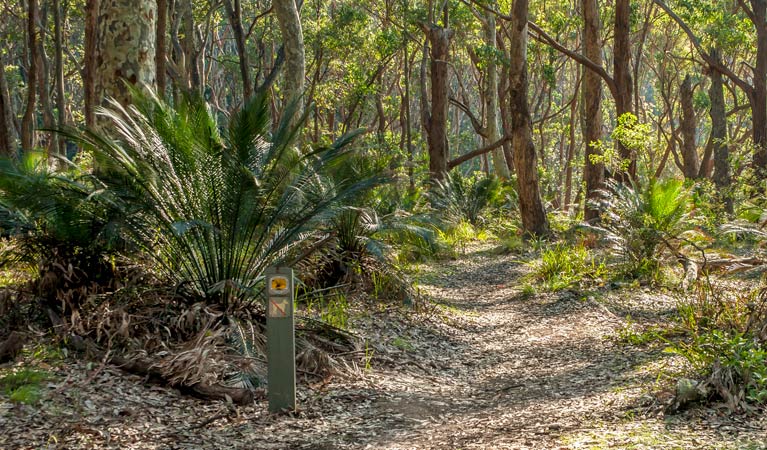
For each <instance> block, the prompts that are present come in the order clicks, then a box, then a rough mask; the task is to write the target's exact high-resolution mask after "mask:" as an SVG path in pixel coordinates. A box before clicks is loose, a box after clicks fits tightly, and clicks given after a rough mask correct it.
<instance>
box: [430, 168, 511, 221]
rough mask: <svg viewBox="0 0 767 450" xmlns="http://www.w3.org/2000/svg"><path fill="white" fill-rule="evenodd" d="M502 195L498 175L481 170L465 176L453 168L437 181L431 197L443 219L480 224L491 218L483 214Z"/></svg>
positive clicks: (433, 205) (437, 212)
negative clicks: (484, 173)
mask: <svg viewBox="0 0 767 450" xmlns="http://www.w3.org/2000/svg"><path fill="white" fill-rule="evenodd" d="M500 195H501V183H500V181H498V179H497V178H495V177H487V176H484V175H481V174H474V175H472V176H464V175H462V174H461V173H460V172H458V171H453V172H449V173H447V174H446V175H445V178H444V179H443V180H437V181H436V182H435V183H434V185H433V186H432V189H431V191H430V192H429V200H430V201H431V206H432V208H433V210H434V211H435V214H436V215H437V216H438V217H439V218H440V219H441V220H442V221H443V222H445V223H447V224H457V223H460V222H461V221H466V222H468V223H470V224H471V225H474V226H476V225H480V224H482V223H483V222H485V221H486V220H487V218H486V217H484V216H483V214H484V213H485V212H486V210H487V208H488V206H489V205H491V203H492V202H494V201H496V200H497V199H498V198H499V197H500Z"/></svg>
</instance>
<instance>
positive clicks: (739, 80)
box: [653, 0, 767, 179]
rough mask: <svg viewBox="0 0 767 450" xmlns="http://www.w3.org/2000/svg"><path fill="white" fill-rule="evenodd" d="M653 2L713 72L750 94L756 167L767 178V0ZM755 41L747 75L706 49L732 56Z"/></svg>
mask: <svg viewBox="0 0 767 450" xmlns="http://www.w3.org/2000/svg"><path fill="white" fill-rule="evenodd" d="M653 1H654V2H655V3H656V4H657V5H658V6H660V7H661V8H662V9H663V10H664V11H665V12H666V13H667V14H668V15H669V16H670V17H671V18H672V19H673V20H674V21H675V22H676V23H677V24H678V25H679V27H680V28H681V29H682V30H683V31H684V33H685V34H686V35H687V36H688V38H689V39H690V41H691V42H692V44H693V46H694V47H695V49H696V51H697V52H698V54H699V55H700V56H701V57H702V58H703V60H704V61H705V63H706V64H707V65H708V66H709V69H710V70H715V71H717V72H719V73H721V74H722V75H724V76H725V77H727V78H728V79H730V80H731V81H732V82H733V83H734V84H735V85H736V86H737V87H738V88H739V89H741V90H742V91H743V92H744V93H745V94H746V96H747V98H748V102H749V106H750V108H751V121H752V128H751V136H752V141H753V145H754V153H753V164H754V167H755V169H756V170H757V172H758V176H759V177H760V178H762V179H763V178H764V177H765V176H767V0H748V1H746V0H737V2H735V1H732V0H727V1H722V2H709V1H705V2H700V3H699V4H696V5H694V6H693V5H690V4H688V3H681V4H680V5H679V6H677V5H674V4H671V5H670V4H667V3H666V2H664V1H662V0H653ZM672 5H673V6H675V8H672ZM677 8H678V9H679V10H684V13H685V15H686V16H687V17H686V18H685V17H683V16H682V15H680V14H678V13H677ZM744 20H745V21H748V22H750V23H751V26H752V29H751V30H745V29H743V27H742V24H743V23H744ZM691 24H692V25H693V26H695V25H697V29H701V30H703V31H704V34H700V33H696V32H695V31H693V28H692V26H691ZM749 35H750V36H749ZM754 41H755V42H756V51H755V55H754V56H753V58H754V60H755V61H754V63H753V64H750V63H749V62H747V61H742V64H741V65H744V66H746V67H748V71H749V72H750V73H747V74H739V73H738V69H734V68H731V67H729V66H728V65H725V64H724V63H723V62H722V60H721V59H720V58H717V57H716V55H715V54H714V53H715V52H713V51H709V50H706V47H705V45H706V44H708V45H710V46H712V47H714V48H716V47H719V48H720V49H724V48H728V47H729V49H730V50H731V51H732V53H737V52H736V51H735V48H738V49H740V48H741V45H743V44H745V45H748V44H749V43H753V42H754ZM733 44H740V45H737V46H733ZM752 45H753V44H752ZM746 54H748V52H746ZM749 80H750V81H749ZM720 148H721V147H720Z"/></svg>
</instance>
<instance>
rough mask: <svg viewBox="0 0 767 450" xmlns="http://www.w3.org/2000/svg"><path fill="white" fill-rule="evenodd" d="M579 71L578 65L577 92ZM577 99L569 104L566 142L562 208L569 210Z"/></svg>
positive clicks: (579, 78)
mask: <svg viewBox="0 0 767 450" xmlns="http://www.w3.org/2000/svg"><path fill="white" fill-rule="evenodd" d="M580 71H581V68H580V67H578V72H579V73H578V83H576V85H575V89H576V92H577V89H578V88H579V87H580V86H579V84H580V80H581V77H580ZM578 106H579V105H578V100H577V97H576V98H575V99H573V102H572V103H571V104H570V127H569V133H568V139H569V141H568V144H567V159H566V160H565V204H564V210H565V211H569V210H570V200H571V198H572V191H573V161H574V160H575V122H576V121H577V120H578Z"/></svg>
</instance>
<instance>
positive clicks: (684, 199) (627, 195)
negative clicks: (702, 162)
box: [595, 179, 689, 268]
mask: <svg viewBox="0 0 767 450" xmlns="http://www.w3.org/2000/svg"><path fill="white" fill-rule="evenodd" d="M600 196H601V199H600V200H599V201H598V202H596V205H595V206H596V207H597V208H599V209H600V210H601V211H602V223H601V225H600V227H599V228H600V229H601V230H602V231H604V232H605V236H606V238H607V240H608V242H609V243H610V244H611V245H612V248H613V250H614V251H615V252H616V253H618V254H619V255H620V256H622V257H623V258H624V259H625V261H626V262H627V263H628V264H629V265H631V266H632V267H635V268H638V267H639V266H640V265H642V264H645V263H647V262H649V261H652V260H653V257H654V256H655V254H656V252H657V250H658V246H659V245H660V244H661V243H663V242H669V241H671V240H674V239H676V238H678V237H679V236H680V235H681V234H682V233H683V232H684V231H685V230H686V229H687V224H686V221H685V220H684V218H685V217H686V216H687V211H688V206H689V205H688V203H689V193H688V192H687V190H685V188H684V185H683V183H682V181H679V180H675V179H669V180H665V181H656V180H651V181H650V183H649V184H648V186H646V187H644V188H642V187H640V186H638V185H636V184H621V183H618V182H616V181H615V180H609V181H608V182H607V183H606V189H604V190H602V191H600Z"/></svg>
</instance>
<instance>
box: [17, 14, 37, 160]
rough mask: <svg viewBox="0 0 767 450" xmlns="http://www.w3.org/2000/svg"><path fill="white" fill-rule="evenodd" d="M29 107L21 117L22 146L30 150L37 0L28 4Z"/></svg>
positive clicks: (33, 119) (35, 81)
mask: <svg viewBox="0 0 767 450" xmlns="http://www.w3.org/2000/svg"><path fill="white" fill-rule="evenodd" d="M27 7H28V9H27V50H28V51H27V52H28V54H29V60H28V61H27V109H26V110H25V111H24V117H23V118H22V119H21V147H22V148H23V149H24V151H30V150H32V149H33V148H34V146H35V111H36V107H37V72H38V69H37V61H38V57H37V49H38V47H37V15H38V11H37V0H29V1H28V4H27Z"/></svg>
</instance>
